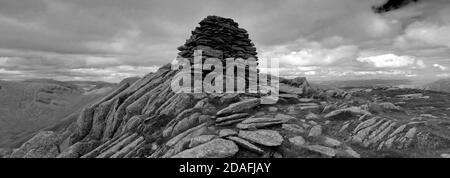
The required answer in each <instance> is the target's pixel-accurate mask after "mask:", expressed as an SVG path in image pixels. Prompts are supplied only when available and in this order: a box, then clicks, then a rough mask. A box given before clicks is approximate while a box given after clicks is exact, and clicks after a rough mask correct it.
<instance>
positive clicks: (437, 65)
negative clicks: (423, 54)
mask: <svg viewBox="0 0 450 178" xmlns="http://www.w3.org/2000/svg"><path fill="white" fill-rule="evenodd" d="M433 67H434V68H437V69H439V70H447V67H445V66H443V65H440V64H433Z"/></svg>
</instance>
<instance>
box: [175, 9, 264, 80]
mask: <svg viewBox="0 0 450 178" xmlns="http://www.w3.org/2000/svg"><path fill="white" fill-rule="evenodd" d="M199 24H200V26H199V27H197V28H195V30H194V31H192V36H191V37H190V38H189V39H188V40H186V43H185V44H184V45H183V46H180V47H178V50H179V51H180V52H179V53H178V56H179V57H183V58H186V59H189V60H190V61H191V63H193V58H194V52H195V50H202V57H203V58H202V62H204V61H205V60H206V59H207V58H216V59H220V60H221V61H222V63H223V64H225V59H227V58H233V59H237V58H240V59H244V60H247V59H249V58H254V59H255V60H256V61H257V60H258V58H257V56H256V55H257V54H258V53H257V52H256V48H255V45H254V44H253V43H252V42H251V40H250V39H249V35H248V33H247V30H245V29H243V28H239V24H238V23H236V22H235V21H234V20H233V19H230V18H223V17H219V16H208V17H206V18H205V19H203V20H202V21H201V22H200V23H199ZM256 65H258V63H256ZM225 70H226V69H225V68H224V71H225ZM245 70H246V75H245V76H241V77H242V78H244V79H245V82H246V88H248V84H249V75H248V71H249V68H248V66H246V69H245ZM209 72H210V71H203V77H205V76H206V74H208V73H209ZM257 72H258V70H257ZM235 75H238V74H237V73H236V72H235ZM224 80H225V79H224ZM252 80H256V79H252ZM224 87H225V86H224Z"/></svg>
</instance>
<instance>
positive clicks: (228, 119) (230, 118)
mask: <svg viewBox="0 0 450 178" xmlns="http://www.w3.org/2000/svg"><path fill="white" fill-rule="evenodd" d="M247 116H249V114H248V113H239V114H233V115H230V116H226V117H219V118H217V119H216V122H226V121H230V120H235V119H240V118H243V117H247Z"/></svg>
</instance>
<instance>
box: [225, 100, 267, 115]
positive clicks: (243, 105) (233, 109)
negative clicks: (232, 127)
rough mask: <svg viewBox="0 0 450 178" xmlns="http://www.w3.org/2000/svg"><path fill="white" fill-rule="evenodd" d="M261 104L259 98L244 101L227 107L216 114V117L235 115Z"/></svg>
mask: <svg viewBox="0 0 450 178" xmlns="http://www.w3.org/2000/svg"><path fill="white" fill-rule="evenodd" d="M260 104H261V99H259V98H252V99H248V100H244V101H240V102H237V103H233V104H230V105H229V106H228V107H226V108H224V109H222V110H220V111H219V112H217V115H219V116H220V115H228V114H235V113H239V112H243V111H248V110H250V109H252V108H254V107H256V106H258V105H260Z"/></svg>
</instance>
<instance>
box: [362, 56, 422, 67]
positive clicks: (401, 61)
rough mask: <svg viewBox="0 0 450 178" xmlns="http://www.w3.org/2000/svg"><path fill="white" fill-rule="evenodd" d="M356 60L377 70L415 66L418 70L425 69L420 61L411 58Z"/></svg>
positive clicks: (387, 57) (380, 57)
mask: <svg viewBox="0 0 450 178" xmlns="http://www.w3.org/2000/svg"><path fill="white" fill-rule="evenodd" d="M357 60H358V61H359V62H365V63H370V64H372V65H373V66H375V67H379V68H401V67H407V66H415V67H419V68H424V67H426V66H425V64H424V62H423V61H422V60H416V59H415V58H414V57H412V56H397V55H395V54H383V55H378V56H369V57H359V58H357Z"/></svg>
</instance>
